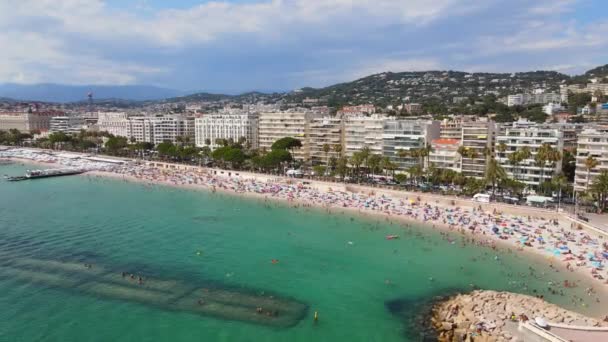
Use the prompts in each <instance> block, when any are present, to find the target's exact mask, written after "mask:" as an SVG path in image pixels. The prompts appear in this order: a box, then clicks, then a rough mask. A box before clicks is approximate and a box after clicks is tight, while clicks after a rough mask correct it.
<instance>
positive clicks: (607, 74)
mask: <svg viewBox="0 0 608 342" xmlns="http://www.w3.org/2000/svg"><path fill="white" fill-rule="evenodd" d="M591 78H597V79H599V80H600V82H602V83H605V82H608V64H606V65H602V66H598V67H597V68H593V69H591V70H588V71H587V72H585V73H584V74H582V75H579V76H574V77H572V78H571V79H570V83H572V84H584V83H587V82H589V79H591Z"/></svg>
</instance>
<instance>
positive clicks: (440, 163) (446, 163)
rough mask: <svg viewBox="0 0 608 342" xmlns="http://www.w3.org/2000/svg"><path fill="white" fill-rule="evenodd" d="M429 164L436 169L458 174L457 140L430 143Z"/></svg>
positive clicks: (442, 139)
mask: <svg viewBox="0 0 608 342" xmlns="http://www.w3.org/2000/svg"><path fill="white" fill-rule="evenodd" d="M431 147H432V149H431V153H430V154H429V164H430V165H433V166H435V167H436V168H438V169H447V170H453V171H456V172H460V170H461V169H460V155H459V154H458V148H459V147H460V140H459V139H445V138H441V139H434V140H433V141H431Z"/></svg>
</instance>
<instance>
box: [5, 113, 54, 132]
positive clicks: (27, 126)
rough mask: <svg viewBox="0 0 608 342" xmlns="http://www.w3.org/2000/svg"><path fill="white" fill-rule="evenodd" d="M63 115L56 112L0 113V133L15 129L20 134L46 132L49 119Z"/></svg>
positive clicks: (49, 122)
mask: <svg viewBox="0 0 608 342" xmlns="http://www.w3.org/2000/svg"><path fill="white" fill-rule="evenodd" d="M59 115H63V113H62V112H58V111H38V112H32V111H27V112H0V131H8V130H11V129H16V130H18V131H20V132H23V133H25V132H33V131H48V130H49V129H50V128H51V118H52V117H53V116H59Z"/></svg>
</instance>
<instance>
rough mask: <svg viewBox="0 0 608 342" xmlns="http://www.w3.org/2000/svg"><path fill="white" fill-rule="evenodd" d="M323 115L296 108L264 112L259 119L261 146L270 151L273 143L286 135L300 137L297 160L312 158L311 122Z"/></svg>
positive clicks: (295, 154) (296, 154) (295, 157)
mask: <svg viewBox="0 0 608 342" xmlns="http://www.w3.org/2000/svg"><path fill="white" fill-rule="evenodd" d="M316 117H322V114H320V113H314V112H311V111H303V110H294V111H284V112H262V113H260V116H259V120H258V140H259V142H258V144H259V148H260V149H263V150H267V151H270V148H271V146H272V144H273V143H274V142H275V141H277V140H279V139H281V138H285V137H292V138H296V139H299V140H300V141H301V142H302V147H301V148H299V149H295V150H294V151H292V152H293V157H294V159H296V160H300V161H304V162H308V161H309V160H310V139H309V136H310V122H311V120H312V119H313V118H316Z"/></svg>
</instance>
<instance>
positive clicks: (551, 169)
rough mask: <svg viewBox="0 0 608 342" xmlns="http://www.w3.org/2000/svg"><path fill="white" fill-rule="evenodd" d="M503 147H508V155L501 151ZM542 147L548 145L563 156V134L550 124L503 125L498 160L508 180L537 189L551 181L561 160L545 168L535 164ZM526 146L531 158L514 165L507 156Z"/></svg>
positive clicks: (559, 168)
mask: <svg viewBox="0 0 608 342" xmlns="http://www.w3.org/2000/svg"><path fill="white" fill-rule="evenodd" d="M501 144H504V145H505V146H506V150H505V152H500V147H499V146H500V145H501ZM543 144H549V145H550V146H551V147H552V148H554V149H556V150H557V151H559V152H560V153H561V152H562V150H563V148H564V140H563V133H562V131H561V130H560V129H559V128H556V127H552V126H550V125H537V124H532V123H529V122H527V121H521V122H514V123H513V124H511V125H503V126H500V127H499V130H498V133H497V136H496V148H495V149H496V160H497V161H498V163H499V164H500V165H501V166H502V167H503V168H504V170H505V171H506V172H507V174H508V175H509V177H511V178H513V179H516V180H518V181H520V182H523V183H525V184H527V185H529V186H538V185H540V183H542V182H544V181H548V180H551V178H552V177H553V175H555V174H556V173H558V172H559V171H560V170H561V167H562V163H561V160H560V161H558V162H556V163H553V164H551V163H546V164H545V165H543V166H539V165H537V164H536V161H535V157H536V154H537V153H538V150H539V148H540V147H541V146H542V145H543ZM524 147H528V148H529V149H530V152H531V155H530V157H529V158H528V159H525V160H523V161H522V162H521V163H520V164H519V165H512V164H511V163H510V162H509V159H508V156H509V155H510V154H512V153H514V152H516V151H520V150H521V149H522V148H524Z"/></svg>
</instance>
